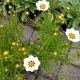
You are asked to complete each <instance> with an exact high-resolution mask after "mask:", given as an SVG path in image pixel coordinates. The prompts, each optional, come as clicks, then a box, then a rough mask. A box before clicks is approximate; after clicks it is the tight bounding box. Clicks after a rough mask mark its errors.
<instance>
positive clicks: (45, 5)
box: [36, 0, 50, 11]
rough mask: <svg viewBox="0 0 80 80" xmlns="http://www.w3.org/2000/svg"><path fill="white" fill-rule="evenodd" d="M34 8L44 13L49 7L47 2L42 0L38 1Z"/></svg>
mask: <svg viewBox="0 0 80 80" xmlns="http://www.w3.org/2000/svg"><path fill="white" fill-rule="evenodd" d="M36 7H37V9H38V10H41V11H46V10H48V8H49V7H50V6H49V2H47V1H45V0H43V1H38V2H37V3H36Z"/></svg>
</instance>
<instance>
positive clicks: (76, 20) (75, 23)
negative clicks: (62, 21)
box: [72, 18, 79, 28]
mask: <svg viewBox="0 0 80 80" xmlns="http://www.w3.org/2000/svg"><path fill="white" fill-rule="evenodd" d="M78 24H79V20H78V19H77V18H76V19H74V21H73V24H72V27H73V28H75V27H77V26H78Z"/></svg>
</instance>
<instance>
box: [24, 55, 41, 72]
mask: <svg viewBox="0 0 80 80" xmlns="http://www.w3.org/2000/svg"><path fill="white" fill-rule="evenodd" d="M39 65H40V61H39V60H38V58H37V57H34V56H32V55H29V57H28V58H25V59H24V67H25V69H26V71H31V72H33V71H34V70H38V68H39Z"/></svg>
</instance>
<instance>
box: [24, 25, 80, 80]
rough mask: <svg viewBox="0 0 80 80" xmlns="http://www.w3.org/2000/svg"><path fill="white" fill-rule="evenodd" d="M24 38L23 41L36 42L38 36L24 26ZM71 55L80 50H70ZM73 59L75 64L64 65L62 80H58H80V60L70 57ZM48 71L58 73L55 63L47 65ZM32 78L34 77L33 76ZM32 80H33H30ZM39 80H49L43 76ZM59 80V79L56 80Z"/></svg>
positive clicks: (61, 71) (61, 74)
mask: <svg viewBox="0 0 80 80" xmlns="http://www.w3.org/2000/svg"><path fill="white" fill-rule="evenodd" d="M24 30H25V33H24V38H23V41H28V40H32V41H34V40H36V35H35V33H33V29H32V28H31V27H29V26H24ZM73 45H80V42H78V43H74V44H73ZM70 52H71V54H76V53H78V52H79V53H80V49H70ZM69 58H71V59H73V64H72V65H71V64H67V65H66V64H64V65H63V66H62V68H61V70H60V73H59V74H60V79H58V80H80V59H79V58H77V57H71V56H70V57H69ZM47 65H48V66H47V67H46V69H45V70H46V71H47V72H48V73H51V74H54V72H55V71H56V68H57V66H56V65H55V64H54V61H49V62H48V63H47ZM31 77H32V76H31ZM30 80H32V79H30ZM37 80H48V79H45V78H43V77H42V76H39V77H38V78H37ZM56 80H57V79H56Z"/></svg>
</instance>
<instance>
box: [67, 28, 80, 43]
mask: <svg viewBox="0 0 80 80" xmlns="http://www.w3.org/2000/svg"><path fill="white" fill-rule="evenodd" d="M66 35H67V37H68V39H69V40H70V41H73V42H78V41H80V35H79V31H78V30H75V29H73V28H71V29H67V30H66Z"/></svg>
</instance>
